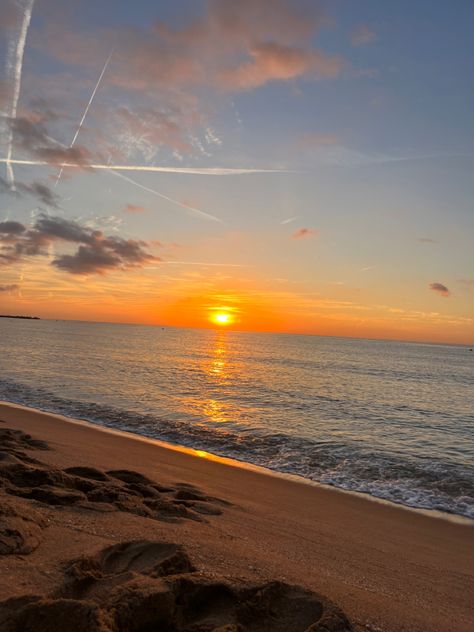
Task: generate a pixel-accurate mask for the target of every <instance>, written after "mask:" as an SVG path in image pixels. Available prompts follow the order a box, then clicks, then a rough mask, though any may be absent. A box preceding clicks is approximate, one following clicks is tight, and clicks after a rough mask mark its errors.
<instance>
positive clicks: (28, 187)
mask: <svg viewBox="0 0 474 632" xmlns="http://www.w3.org/2000/svg"><path fill="white" fill-rule="evenodd" d="M0 192H4V193H7V194H10V195H13V196H21V195H30V196H32V197H34V198H36V199H37V200H38V201H39V202H40V203H41V204H44V205H45V206H50V207H52V208H59V198H58V196H57V195H56V194H55V193H54V192H53V190H52V189H51V188H50V187H49V186H47V185H46V184H43V183H42V182H37V181H34V182H31V183H30V184H25V183H24V182H16V183H15V187H13V185H12V184H10V183H8V182H7V181H6V180H4V179H3V178H2V177H1V176H0Z"/></svg>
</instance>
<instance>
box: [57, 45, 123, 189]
mask: <svg viewBox="0 0 474 632" xmlns="http://www.w3.org/2000/svg"><path fill="white" fill-rule="evenodd" d="M112 55H113V51H111V53H110V55H109V56H108V57H107V59H106V61H105V64H104V67H103V68H102V72H101V73H100V76H99V78H98V80H97V83H96V84H95V87H94V90H93V91H92V94H91V98H90V99H89V102H88V103H87V105H86V109H85V110H84V112H83V114H82V118H81V120H80V121H79V125H78V127H77V130H76V133H75V134H74V137H73V139H72V141H71V144H70V145H69V148H71V147H74V144H75V142H76V140H77V137H78V136H79V132H80V131H81V128H82V125H83V123H84V121H85V119H86V116H87V113H88V112H89V108H90V107H91V104H92V101H93V100H94V97H95V95H96V92H97V90H98V89H99V86H100V82H101V81H102V78H103V76H104V74H105V71H106V70H107V66H108V65H109V63H110V60H111V59H112ZM63 170H64V167H61V169H60V171H59V173H58V177H57V178H56V182H55V183H54V186H55V187H57V186H58V182H59V181H60V179H61V176H62V174H63Z"/></svg>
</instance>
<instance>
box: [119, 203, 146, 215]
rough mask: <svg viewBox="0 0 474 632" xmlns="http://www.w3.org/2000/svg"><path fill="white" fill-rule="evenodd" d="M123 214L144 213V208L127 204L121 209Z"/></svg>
mask: <svg viewBox="0 0 474 632" xmlns="http://www.w3.org/2000/svg"><path fill="white" fill-rule="evenodd" d="M123 211H124V213H131V214H134V213H145V211H146V208H145V207H144V206H137V205H136V204H127V205H126V206H125V208H124V209H123Z"/></svg>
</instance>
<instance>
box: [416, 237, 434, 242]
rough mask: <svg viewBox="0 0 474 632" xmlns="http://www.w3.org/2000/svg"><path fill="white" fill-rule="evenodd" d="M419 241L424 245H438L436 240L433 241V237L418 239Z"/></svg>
mask: <svg viewBox="0 0 474 632" xmlns="http://www.w3.org/2000/svg"><path fill="white" fill-rule="evenodd" d="M418 241H419V242H420V243H422V244H437V243H438V241H437V240H436V239H431V237H418Z"/></svg>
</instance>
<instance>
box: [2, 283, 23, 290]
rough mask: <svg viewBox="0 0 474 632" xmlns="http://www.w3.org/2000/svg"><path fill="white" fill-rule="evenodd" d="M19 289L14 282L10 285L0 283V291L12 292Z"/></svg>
mask: <svg viewBox="0 0 474 632" xmlns="http://www.w3.org/2000/svg"><path fill="white" fill-rule="evenodd" d="M19 289H20V286H19V285H17V284H16V283H11V284H10V285H0V292H14V291H15V290H19Z"/></svg>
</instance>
